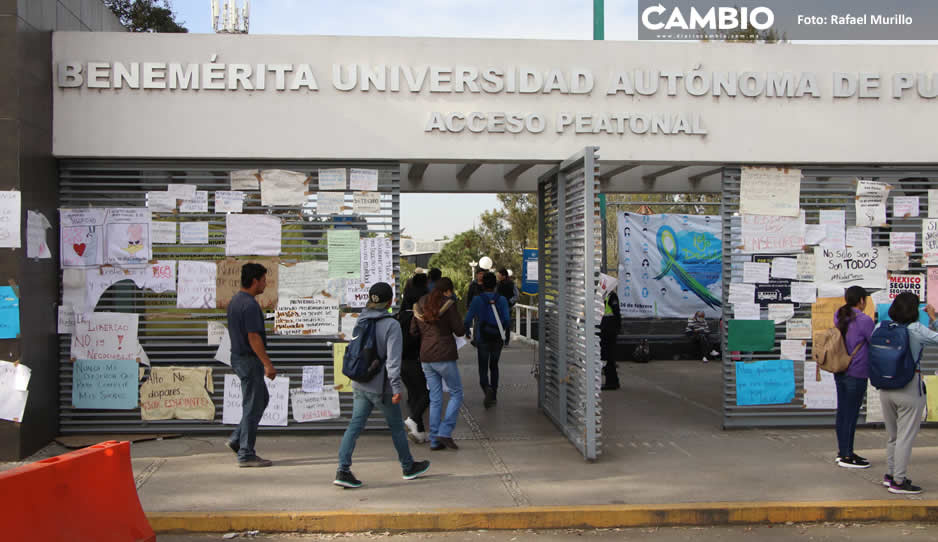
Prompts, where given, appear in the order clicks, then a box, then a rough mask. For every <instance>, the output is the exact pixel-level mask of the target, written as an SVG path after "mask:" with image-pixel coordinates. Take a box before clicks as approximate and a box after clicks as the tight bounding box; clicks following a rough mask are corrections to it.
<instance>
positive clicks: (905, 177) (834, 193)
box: [722, 166, 938, 427]
mask: <svg viewBox="0 0 938 542" xmlns="http://www.w3.org/2000/svg"><path fill="white" fill-rule="evenodd" d="M739 177H740V169H739V168H725V169H724V170H723V206H722V215H723V321H724V322H727V321H729V320H730V319H732V317H733V308H732V305H730V304H729V303H728V298H729V284H730V282H741V281H742V280H743V262H747V261H752V255H751V254H742V253H741V252H740V251H739V250H734V249H733V247H738V246H739V245H740V244H741V243H742V241H741V231H740V220H739V216H738V211H739V190H740V178H739ZM857 178H863V179H873V180H876V181H883V182H888V183H889V184H890V185H892V186H893V187H894V189H893V190H892V191H891V193H890V195H891V196H903V195H906V196H919V203H920V209H921V211H920V217H919V218H898V219H897V218H893V217H892V203H891V198H890V200H889V201H888V202H887V216H888V217H889V223H890V224H891V226H892V227H891V228H873V246H882V247H888V246H889V232H890V231H896V232H903V231H905V232H916V233H917V235H916V243H917V244H918V247H917V248H918V250H917V252H916V253H914V254H911V255H910V261H909V270H908V271H902V272H901V273H909V274H924V273H925V268H924V267H923V266H922V253H921V248H920V247H921V242H922V239H921V232H922V219H921V217H926V216H928V189H936V188H938V169H935V168H900V167H877V168H852V167H843V168H834V167H830V168H824V167H808V166H806V167H803V168H802V180H801V208H802V209H804V210H805V212H806V221H807V223H808V224H817V223H818V218H819V214H820V213H819V211H820V210H821V209H844V210H846V224H847V226H850V225H853V224H855V223H856V208H855V197H856V186H855V184H854V180H855V179H857ZM810 317H811V305H810V304H805V303H801V304H796V308H795V318H810ZM775 336H776V343H775V349H774V350H773V351H772V352H756V353H752V354H751V355H748V354H747V355H745V356H744V358H743V360H753V361H755V360H771V359H779V356H780V346H779V345H780V343H779V342H778V341H779V340H780V339H783V338H784V337H785V324H780V325H776V326H775ZM722 341H723V425H724V427H754V426H809V425H813V426H817V425H827V426H833V425H834V414H835V412H834V411H832V410H808V409H805V408H804V406H803V405H804V392H803V389H804V365H803V363H802V362H799V361H795V389H796V395H795V400H794V402H793V403H792V404H787V405H772V406H756V407H752V406H736V371H735V365H734V361H733V360H732V357H731V356H730V355H729V353H728V352H727V348H726V346H727V344H726V329H725V326H724V330H723V337H722ZM807 357H808V359H810V357H811V341H808V350H807ZM935 369H938V356H936V353H935V350H934V349H932V348H926V349H925V354H924V355H923V357H922V372H923V374H924V373H925V372H928V373H930V374H931V373H933V371H934V370H935ZM863 413H864V414H865V406H864V410H863ZM861 423H863V419H861Z"/></svg>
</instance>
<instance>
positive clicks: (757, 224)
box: [740, 211, 842, 254]
mask: <svg viewBox="0 0 938 542" xmlns="http://www.w3.org/2000/svg"><path fill="white" fill-rule="evenodd" d="M740 221H741V223H742V251H743V253H746V254H764V253H787V252H801V250H802V248H803V247H804V211H802V212H801V214H800V215H799V216H797V217H789V216H768V215H742V217H740ZM841 237H842V236H841Z"/></svg>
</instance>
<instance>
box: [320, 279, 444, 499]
mask: <svg viewBox="0 0 938 542" xmlns="http://www.w3.org/2000/svg"><path fill="white" fill-rule="evenodd" d="M393 297H394V291H393V290H392V289H391V285H390V284H388V283H386V282H378V283H375V285H374V286H372V287H371V289H370V290H369V291H368V303H367V304H366V305H365V310H364V311H363V312H362V313H361V316H359V317H358V322H359V324H360V323H361V322H362V321H363V320H375V322H374V334H375V335H374V337H375V343H374V344H375V349H376V350H377V352H376V355H377V356H378V359H379V360H384V365H383V366H382V367H381V369H380V370H379V371H378V373H377V374H376V375H375V376H374V377H373V378H372V379H371V380H369V381H368V382H356V381H354V380H353V381H352V389H353V391H354V398H353V403H352V419H351V420H350V421H349V424H348V427H347V428H346V429H345V434H344V435H343V436H342V444H341V445H340V446H339V468H338V469H337V470H336V473H335V480H334V481H333V482H332V483H333V484H335V485H337V486H341V487H344V488H347V489H352V488H356V487H361V485H362V483H361V481H360V480H358V479H357V478H355V475H354V474H352V453H353V452H354V451H355V443H356V441H357V440H358V436H359V435H360V434H361V432H362V430H363V429H364V428H365V423H366V422H367V421H368V416H370V415H371V411H372V410H373V409H374V408H375V407H378V408H380V409H381V412H382V413H383V414H384V419H385V421H387V423H388V427H390V428H391V440H392V441H393V442H394V448H395V449H396V450H397V458H398V460H399V461H400V462H401V470H402V472H403V477H404V479H405V480H413V479H414V478H417V477H418V476H420V475H422V474H424V473H425V472H427V471H428V470H430V462H429V461H414V458H413V456H411V455H410V447H409V446H408V445H407V433H406V432H405V431H404V421H403V419H402V418H401V407H400V402H401V391H402V387H403V386H402V385H401V345H402V337H401V327H400V324H398V323H397V322H395V321H394V320H393V319H392V318H389V317H388V307H389V306H390V305H391V299H392V298H393ZM357 328H358V324H356V329H357ZM362 339H363V338H362ZM353 340H354V339H353Z"/></svg>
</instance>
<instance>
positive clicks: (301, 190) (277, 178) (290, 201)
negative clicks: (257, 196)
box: [261, 169, 309, 207]
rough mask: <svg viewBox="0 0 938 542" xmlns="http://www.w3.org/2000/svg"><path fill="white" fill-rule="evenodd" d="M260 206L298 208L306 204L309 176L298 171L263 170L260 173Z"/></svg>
mask: <svg viewBox="0 0 938 542" xmlns="http://www.w3.org/2000/svg"><path fill="white" fill-rule="evenodd" d="M261 179H262V182H261V205H263V206H265V207H268V206H273V205H285V206H289V207H300V206H302V205H303V204H305V203H306V201H307V199H306V185H307V183H308V182H309V180H308V179H309V176H308V175H306V174H305V173H300V172H298V171H288V170H285V169H265V170H264V171H262V172H261Z"/></svg>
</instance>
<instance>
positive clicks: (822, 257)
mask: <svg viewBox="0 0 938 542" xmlns="http://www.w3.org/2000/svg"><path fill="white" fill-rule="evenodd" d="M885 255H886V249H884V248H882V247H873V248H842V249H830V248H823V247H815V249H814V258H815V269H814V281H815V282H816V283H818V284H819V285H822V286H832V287H834V286H836V287H844V288H847V287H850V286H864V287H867V288H885V287H886V265H885V264H886V256H885Z"/></svg>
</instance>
